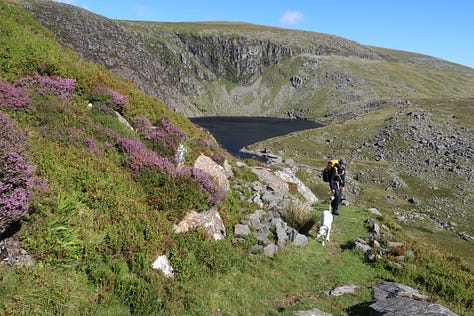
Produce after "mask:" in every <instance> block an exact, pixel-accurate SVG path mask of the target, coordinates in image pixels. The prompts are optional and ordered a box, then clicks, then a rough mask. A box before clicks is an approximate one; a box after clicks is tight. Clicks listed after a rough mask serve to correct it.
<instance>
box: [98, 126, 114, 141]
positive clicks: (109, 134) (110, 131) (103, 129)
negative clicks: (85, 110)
mask: <svg viewBox="0 0 474 316" xmlns="http://www.w3.org/2000/svg"><path fill="white" fill-rule="evenodd" d="M95 129H96V131H99V132H102V133H104V134H105V135H106V136H107V137H110V138H112V139H113V140H114V141H117V140H118V139H120V135H119V134H117V133H116V132H115V131H114V130H113V129H111V128H107V127H103V126H100V125H97V126H96V127H95Z"/></svg>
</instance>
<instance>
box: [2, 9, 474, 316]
mask: <svg viewBox="0 0 474 316" xmlns="http://www.w3.org/2000/svg"><path fill="white" fill-rule="evenodd" d="M0 12H1V13H0V14H1V19H0V21H1V22H0V23H1V27H0V30H1V32H3V33H2V37H1V39H0V40H1V41H2V42H1V45H0V47H1V49H3V51H2V54H1V57H0V58H1V66H2V68H1V70H0V77H1V78H2V79H9V80H15V79H17V78H20V77H22V76H25V75H29V74H32V73H34V72H35V71H41V72H43V73H49V74H59V75H62V76H64V77H72V78H74V79H76V81H77V82H78V83H79V87H80V88H79V92H80V93H79V96H78V98H77V99H75V101H74V102H73V103H66V104H65V103H62V102H58V100H56V99H54V98H46V99H42V98H38V99H37V100H36V101H35V106H36V108H37V109H39V110H40V111H36V112H32V113H23V112H12V111H6V112H5V113H7V114H8V115H9V116H11V117H13V118H15V119H16V120H17V122H18V123H19V125H20V126H21V127H24V128H26V129H28V132H29V137H30V143H31V148H30V152H29V158H30V160H31V161H32V163H33V164H34V165H35V167H36V170H37V175H38V176H40V177H43V178H46V179H47V180H48V182H49V183H50V185H51V189H50V190H49V191H47V192H38V193H37V194H36V195H35V198H34V200H33V201H32V209H31V212H30V214H29V215H28V216H26V217H25V219H24V220H23V222H22V227H21V229H20V230H19V231H18V232H17V234H16V235H15V236H16V237H17V238H19V239H20V240H21V241H22V243H23V247H25V248H26V249H27V250H28V251H29V252H30V253H31V254H32V256H33V258H34V260H35V265H34V266H32V267H29V268H19V269H8V268H5V267H1V268H0V274H1V280H0V306H1V307H2V311H3V314H5V315H33V314H35V315H57V314H62V315H78V314H87V315H91V314H97V315H129V314H143V315H150V314H162V315H171V314H175V315H182V314H192V315H198V314H202V315H208V314H210V313H213V312H215V311H216V310H217V309H220V310H221V311H222V312H223V314H229V315H232V314H235V315H255V314H278V313H283V314H289V313H290V312H291V311H292V310H297V309H307V308H308V309H309V308H312V307H319V308H320V309H323V310H325V311H328V312H331V313H333V314H334V315H343V314H345V313H347V310H351V311H353V312H361V311H362V312H363V311H364V310H365V309H364V306H365V304H367V302H370V300H371V299H370V290H369V289H368V286H370V285H372V284H373V283H375V282H377V281H379V280H382V279H384V280H385V279H394V280H401V281H404V282H405V283H406V284H408V285H412V286H414V287H418V288H420V290H426V291H427V292H429V293H432V294H433V295H434V296H435V298H436V299H439V300H440V302H444V303H445V304H446V305H447V306H449V307H451V308H453V309H454V310H456V311H458V312H462V311H463V307H462V306H461V305H462V304H464V303H465V302H466V298H465V296H466V295H469V293H471V292H466V291H464V292H463V291H458V292H459V293H444V292H441V291H438V289H437V288H434V287H433V285H431V286H429V283H428V282H426V281H424V278H428V277H433V276H434V273H433V271H434V270H435V269H436V268H437V267H438V265H436V264H439V267H442V264H444V262H445V261H443V260H442V259H439V257H436V256H435V258H436V259H437V260H438V261H433V260H431V261H430V262H429V264H433V263H435V266H434V267H433V268H432V269H429V268H428V264H427V263H423V262H417V263H416V264H417V265H418V264H420V268H419V270H418V271H419V272H416V271H415V272H409V271H394V272H391V271H390V270H387V269H383V265H381V266H371V265H367V264H365V263H363V260H362V257H361V255H360V254H356V253H353V252H351V251H349V250H347V249H346V247H345V246H346V245H347V244H349V243H350V241H351V240H352V239H353V238H354V237H358V236H361V235H364V234H365V233H366V230H365V227H364V224H363V220H364V219H366V217H367V214H366V213H365V212H364V211H363V210H362V209H361V208H359V207H348V208H345V209H344V210H343V212H344V213H343V215H342V216H340V217H338V218H337V219H336V221H335V228H334V233H333V240H334V242H332V243H330V244H329V245H328V246H327V247H325V248H323V247H321V246H320V244H319V243H316V242H315V241H314V240H310V242H309V245H308V246H307V247H304V248H301V249H299V248H296V249H295V248H293V249H288V250H281V251H280V253H279V255H278V256H277V257H275V258H273V259H269V258H264V257H262V256H259V255H258V256H254V257H248V256H247V253H248V252H247V250H246V248H245V247H242V248H238V247H237V248H236V247H234V246H232V244H231V238H232V233H231V232H232V224H233V223H234V222H236V221H238V219H239V217H240V216H241V215H240V214H239V210H240V208H241V207H246V208H247V207H249V206H248V205H243V206H242V205H241V202H240V200H239V198H238V197H234V196H232V195H231V196H229V197H228V199H227V200H226V201H225V203H224V204H222V205H221V206H220V209H221V213H222V215H223V217H224V219H225V221H226V225H227V229H228V232H229V237H228V238H227V239H226V240H225V241H222V242H218V243H216V242H210V241H205V240H203V238H202V236H201V235H200V234H199V233H198V232H195V233H191V234H187V235H186V236H181V235H179V236H176V235H173V234H172V233H171V232H170V228H171V224H172V223H171V222H170V221H169V220H168V219H167V218H166V213H165V212H159V211H157V210H155V209H153V207H152V206H151V205H150V204H149V203H148V197H147V189H149V188H148V187H147V186H146V185H143V183H140V182H137V181H135V180H134V179H133V178H132V177H131V176H130V174H129V173H127V172H126V171H125V170H124V169H123V166H122V165H121V159H122V158H123V157H122V156H121V155H120V153H118V152H117V151H116V150H114V149H113V148H108V149H107V150H104V154H103V155H101V156H96V155H94V154H91V153H87V152H85V151H84V150H83V148H82V147H81V146H79V145H77V144H66V143H61V142H58V141H55V140H53V139H49V138H47V137H44V136H43V134H42V133H41V130H40V129H39V128H38V127H39V125H43V126H47V127H51V128H57V129H61V128H67V127H71V126H74V127H77V126H80V128H81V131H83V132H85V133H90V134H88V135H90V136H93V137H95V138H96V140H97V141H98V142H99V140H100V137H103V135H102V136H101V135H98V134H95V133H93V132H91V131H93V130H94V127H95V125H97V124H100V125H103V126H106V127H109V128H113V129H114V130H115V132H117V133H119V134H120V135H122V136H126V137H136V135H134V134H133V133H131V132H130V131H128V130H127V129H126V128H124V127H123V125H121V124H120V123H118V121H117V119H116V118H115V117H114V116H110V115H104V114H102V113H100V112H95V111H88V110H87V109H86V104H87V99H86V95H87V93H86V92H87V91H89V90H90V89H92V88H93V87H94V86H95V85H106V86H108V87H110V88H113V89H116V90H117V91H120V92H121V93H123V94H126V95H129V102H128V106H127V107H126V109H125V115H126V116H127V117H131V116H133V115H135V114H142V115H146V116H147V117H149V118H151V119H154V118H159V117H163V116H164V117H167V118H169V119H170V120H172V121H173V122H175V123H176V124H177V125H179V126H180V127H181V128H182V129H183V130H185V131H186V132H187V133H188V135H195V136H202V135H201V134H200V132H199V131H197V130H195V128H194V127H193V125H192V124H190V123H189V121H188V120H186V119H185V118H183V117H181V116H178V115H175V114H173V113H171V112H170V111H168V110H167V109H166V108H165V107H164V106H163V105H162V104H161V102H160V101H159V100H156V99H152V98H148V97H146V96H144V95H143V94H141V93H140V92H139V91H138V90H137V89H136V88H134V86H133V85H132V84H130V83H129V82H127V81H123V80H121V79H119V78H115V77H113V76H111V75H110V74H109V73H108V72H106V71H104V70H103V69H102V68H100V67H97V66H95V65H91V64H87V63H83V62H81V61H80V60H79V59H78V58H77V57H76V56H75V55H74V54H73V53H71V52H70V51H68V50H64V49H63V48H61V47H60V46H58V45H57V44H56V43H55V42H54V39H53V37H52V36H51V35H50V34H49V33H48V32H45V31H44V30H43V29H41V28H40V27H38V25H37V24H36V23H35V21H34V20H33V19H32V18H31V17H30V16H29V15H26V14H25V13H24V12H23V11H22V10H19V9H18V8H17V7H16V6H15V5H11V4H10V3H9V2H8V3H7V2H0ZM59 115H61V116H59ZM59 118H61V119H59ZM99 143H100V144H103V145H104V146H105V142H104V141H103V142H99ZM190 149H191V150H192V152H191V153H190V155H193V154H194V153H193V148H192V147H190ZM194 151H196V148H194ZM238 179H240V180H239V181H246V180H248V181H252V180H254V179H252V178H251V177H250V176H249V175H248V174H245V172H244V173H242V172H240V174H238V175H237V180H238ZM237 180H236V181H237ZM320 190H321V192H322V191H323V189H322V188H321V189H320ZM163 193H166V192H163ZM171 193H172V192H171ZM324 207H326V205H324V204H321V205H317V206H315V208H316V210H317V213H319V211H320V210H321V209H322V208H324ZM420 251H421V250H420ZM161 253H167V254H169V255H170V256H171V257H172V264H173V267H174V268H175V269H176V278H175V279H174V280H168V279H165V278H164V277H163V276H162V275H161V274H160V273H158V272H156V271H153V270H152V269H151V267H150V264H151V262H152V260H154V259H155V258H156V256H157V255H159V254H161ZM423 258H430V255H425V256H424V257H423ZM453 267H459V265H458V264H456V263H454V264H453ZM445 270H447V271H446V275H444V274H443V273H444V272H443V273H441V272H440V273H439V274H440V275H441V276H440V281H439V282H440V284H441V285H443V286H445V287H447V288H449V289H451V288H453V289H454V291H456V289H458V288H456V286H458V287H459V288H462V287H465V285H466V284H468V283H469V282H472V277H471V279H470V278H469V274H468V273H469V271H467V272H463V271H452V270H451V269H445ZM417 273H418V274H417ZM423 273H425V274H426V276H424V275H423ZM455 273H457V274H456V276H460V277H463V278H464V279H463V280H462V281H460V282H456V284H455V285H453V286H454V287H448V286H447V283H448V282H447V281H446V279H447V278H449V277H451V278H453V275H455ZM415 277H417V278H415ZM346 283H354V284H356V285H358V286H360V287H361V289H360V291H358V293H357V294H356V295H354V296H352V295H348V296H341V297H330V298H328V297H326V295H325V294H322V293H321V292H322V291H325V290H328V289H330V288H332V287H333V286H337V285H342V284H346ZM437 293H438V294H439V295H437ZM236 301H237V302H236ZM450 301H452V302H450ZM237 303H239V304H237Z"/></svg>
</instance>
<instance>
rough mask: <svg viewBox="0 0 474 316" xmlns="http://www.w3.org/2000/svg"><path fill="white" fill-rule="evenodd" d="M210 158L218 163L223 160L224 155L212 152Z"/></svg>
mask: <svg viewBox="0 0 474 316" xmlns="http://www.w3.org/2000/svg"><path fill="white" fill-rule="evenodd" d="M211 159H212V160H214V161H215V162H217V163H218V164H220V163H223V162H224V160H225V157H224V155H222V154H214V155H212V157H211Z"/></svg>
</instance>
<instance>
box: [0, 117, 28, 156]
mask: <svg viewBox="0 0 474 316" xmlns="http://www.w3.org/2000/svg"><path fill="white" fill-rule="evenodd" d="M25 143H26V134H25V133H23V132H21V131H19V130H18V127H17V125H16V122H15V120H13V119H11V118H10V117H8V116H7V115H5V114H3V113H1V112H0V152H2V151H3V152H5V151H14V152H17V153H22V152H23V151H24V149H25V148H24V147H25Z"/></svg>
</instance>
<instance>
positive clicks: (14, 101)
mask: <svg viewBox="0 0 474 316" xmlns="http://www.w3.org/2000/svg"><path fill="white" fill-rule="evenodd" d="M30 107H31V98H30V97H29V95H28V89H26V88H24V87H15V86H14V85H12V84H11V83H9V82H7V81H4V82H2V83H0V108H4V109H12V110H27V111H28V110H29V109H30Z"/></svg>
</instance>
